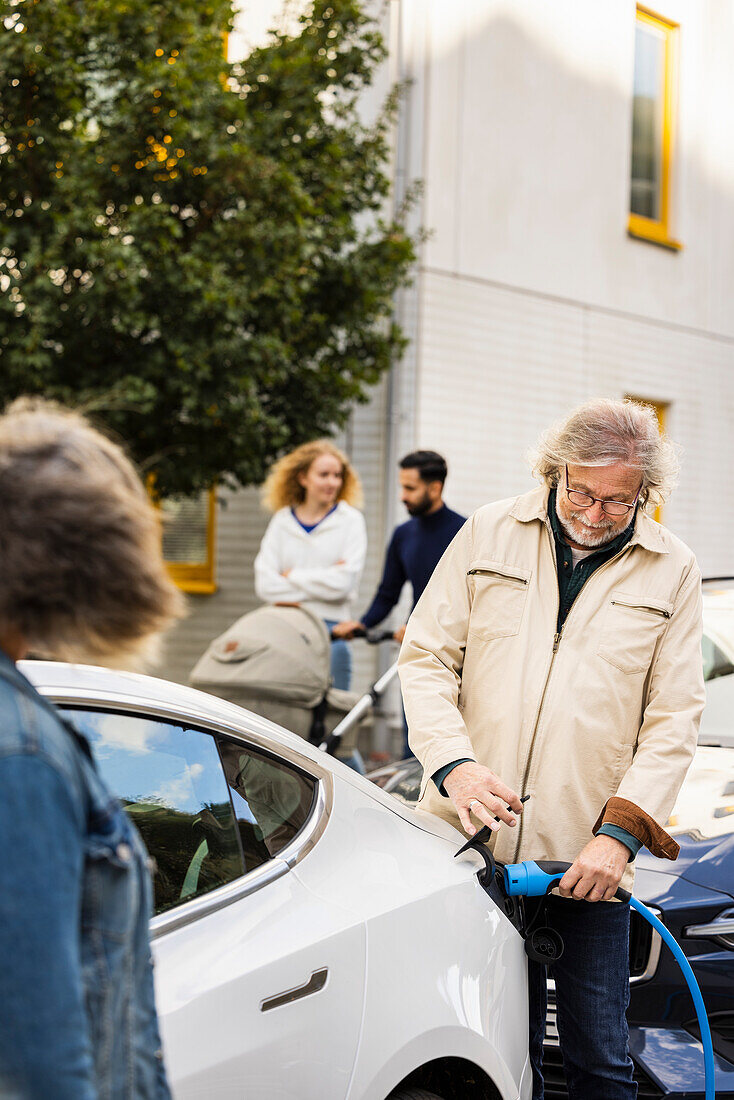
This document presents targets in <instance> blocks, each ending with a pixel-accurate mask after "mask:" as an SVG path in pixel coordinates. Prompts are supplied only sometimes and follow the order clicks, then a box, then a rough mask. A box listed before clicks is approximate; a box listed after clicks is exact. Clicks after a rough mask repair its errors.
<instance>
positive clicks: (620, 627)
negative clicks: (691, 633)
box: [597, 592, 673, 674]
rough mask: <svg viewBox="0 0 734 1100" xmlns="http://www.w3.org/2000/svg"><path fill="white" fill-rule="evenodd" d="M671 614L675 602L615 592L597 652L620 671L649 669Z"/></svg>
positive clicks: (645, 670) (606, 614)
mask: <svg viewBox="0 0 734 1100" xmlns="http://www.w3.org/2000/svg"><path fill="white" fill-rule="evenodd" d="M672 613H673V605H672V604H671V603H666V602H665V600H656V599H652V598H651V597H648V596H629V595H625V594H624V593H623V592H613V593H612V598H611V601H610V602H609V604H608V605H607V609H606V612H605V614H604V621H603V623H602V627H601V637H600V639H599V647H598V649H597V653H598V654H599V656H600V657H603V658H604V660H605V661H608V662H609V664H610V665H614V667H615V668H618V669H619V670H620V672H626V673H630V674H631V673H639V672H647V670H648V669H649V667H650V663H651V661H652V657H653V653H654V651H655V646H656V644H657V641H658V638H659V637H660V636H661V634H662V633H663V631H664V630H665V627H666V625H667V623H668V620H669V619H670V617H671V615H672Z"/></svg>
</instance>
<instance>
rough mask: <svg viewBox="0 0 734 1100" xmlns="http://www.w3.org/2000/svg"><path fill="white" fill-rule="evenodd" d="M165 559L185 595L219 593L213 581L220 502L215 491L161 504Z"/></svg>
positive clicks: (169, 499)
mask: <svg viewBox="0 0 734 1100" xmlns="http://www.w3.org/2000/svg"><path fill="white" fill-rule="evenodd" d="M160 509H161V516H162V519H163V557H164V558H165V559H166V562H167V564H168V571H169V573H170V574H171V577H172V578H173V580H174V581H175V582H176V584H178V586H179V587H180V588H182V589H183V590H184V591H185V592H192V593H195V594H200V595H207V594H211V593H212V592H216V590H217V586H216V583H215V580H214V553H215V529H216V519H217V500H216V493H215V491H214V489H210V490H209V491H208V492H204V493H200V494H199V495H198V496H195V497H171V498H168V499H167V500H161V501H160Z"/></svg>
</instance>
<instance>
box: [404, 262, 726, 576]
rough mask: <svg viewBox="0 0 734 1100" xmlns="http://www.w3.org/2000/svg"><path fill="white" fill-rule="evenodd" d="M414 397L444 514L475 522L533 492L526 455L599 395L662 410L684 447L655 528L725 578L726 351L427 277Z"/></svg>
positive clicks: (692, 338)
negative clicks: (438, 467) (436, 457)
mask: <svg viewBox="0 0 734 1100" xmlns="http://www.w3.org/2000/svg"><path fill="white" fill-rule="evenodd" d="M423 294H424V299H425V310H424V325H423V333H422V335H423V349H424V351H423V357H422V362H421V384H420V391H419V396H418V424H419V428H418V429H417V430H418V433H419V435H420V439H421V441H422V444H423V445H425V446H430V447H435V448H436V449H437V450H439V451H441V453H443V454H445V455H446V456H447V457H448V459H449V463H450V468H451V474H450V480H449V485H448V492H447V496H448V497H449V499H450V501H451V504H452V506H454V507H456V508H458V509H459V510H464V511H473V510H474V509H475V508H477V507H478V506H479V505H481V504H483V503H485V502H486V501H488V500H496V499H499V498H502V497H507V496H511V495H513V494H514V493H519V492H523V491H524V490H526V489H528V488H530V487H531V485H532V484H533V482H532V479H531V477H530V473H529V467H528V464H527V462H526V455H527V452H528V451H529V450H530V449H531V448H532V447H533V445H534V444H535V442H536V440H537V438H538V436H539V434H540V432H541V431H542V430H543V429H544V428H546V427H547V426H548V425H549V424H550V423H551V422H552V421H553V420H554V419H556V418H559V417H561V416H563V415H564V414H565V413H566V412H567V411H568V410H569V408H571V407H572V406H573V405H575V404H578V403H579V402H581V401H584V400H586V399H588V398H589V397H593V396H595V395H598V394H604V395H606V396H611V397H623V396H625V395H626V394H634V395H636V396H640V397H646V398H649V399H655V400H656V401H661V402H666V403H669V406H670V407H669V414H668V425H667V426H668V431H669V434H670V435H671V437H672V438H673V439H675V440H676V442H678V443H679V444H680V445H681V446H682V448H683V454H682V475H681V482H680V486H679V488H678V490H677V491H676V493H675V494H674V495H673V497H672V498H671V501H670V504H669V505H668V506H667V507H666V509H665V516H664V522H666V523H667V524H668V525H669V526H670V527H671V528H672V529H673V530H675V531H676V533H677V534H678V535H680V537H681V538H683V539H684V540H685V541H686V542H688V543H689V544H690V545H691V546H692V547H693V549H694V550H695V551H696V553H697V554H698V556H699V560H700V563H701V567H702V569H703V571H704V574H708V575H717V574H722V573H727V572H731V571H732V568H733V567H734V552H733V551H732V538H733V536H734V530H733V529H732V523H731V519H730V517H731V515H732V508H731V507H730V505H732V504H734V484H732V479H731V477H730V476H729V471H728V467H729V465H730V461H731V458H732V440H731V426H732V423H734V420H733V419H732V414H733V413H734V384H733V381H732V380H733V379H734V342H732V341H729V340H724V339H722V338H719V337H716V336H710V335H705V334H701V333H696V332H691V331H687V330H685V329H682V328H680V327H673V326H670V325H665V324H663V323H660V322H656V321H650V320H647V319H643V318H631V317H628V316H625V315H621V314H617V313H612V312H605V311H601V310H598V309H594V308H593V307H590V306H583V305H579V304H576V303H568V302H563V301H559V300H553V299H549V298H546V297H542V296H539V295H537V294H534V293H528V292H521V291H517V290H513V289H509V288H498V287H496V286H494V285H492V284H486V283H482V282H479V281H474V280H468V279H460V278H457V277H454V276H451V275H439V274H434V273H430V274H426V275H425V277H424V279H423Z"/></svg>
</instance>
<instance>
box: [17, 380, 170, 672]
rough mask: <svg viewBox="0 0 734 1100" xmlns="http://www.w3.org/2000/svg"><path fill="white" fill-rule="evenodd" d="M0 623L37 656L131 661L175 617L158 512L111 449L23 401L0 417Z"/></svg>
mask: <svg viewBox="0 0 734 1100" xmlns="http://www.w3.org/2000/svg"><path fill="white" fill-rule="evenodd" d="M0 502H2V524H1V525H0V627H2V628H3V629H5V630H7V629H11V630H13V631H15V632H16V633H18V634H20V635H21V636H22V637H23V639H24V640H25V642H26V643H27V644H28V645H29V646H30V649H31V651H32V652H33V653H34V654H35V655H37V656H51V657H56V658H60V659H64V660H80V659H82V660H90V659H91V660H95V661H97V662H99V663H104V664H111V663H127V664H129V663H130V662H131V660H132V662H133V663H137V662H138V661H139V659H140V657H141V656H148V655H149V653H146V650H150V643H151V641H152V640H153V639H154V638H155V635H156V634H157V633H158V632H159V631H160V630H161V629H162V628H163V627H165V626H167V625H168V624H169V623H170V622H171V621H172V620H173V619H175V618H178V617H180V615H181V614H182V613H183V599H182V597H181V594H180V593H179V592H178V590H177V589H176V587H175V585H174V584H173V583H172V581H171V580H170V579H169V577H168V574H167V572H166V567H165V563H164V561H163V558H162V553H161V534H160V523H159V519H158V515H157V513H156V511H155V509H154V508H153V506H152V505H151V502H150V500H149V499H148V495H147V493H146V491H145V489H144V487H143V485H142V483H141V481H140V478H139V477H138V475H137V474H136V472H135V470H134V468H133V466H132V463H131V462H130V461H129V459H128V458H127V457H126V456H125V454H124V453H123V451H122V449H121V447H119V446H118V445H117V444H116V443H113V442H112V441H111V440H110V439H107V438H106V437H105V436H104V435H102V434H101V433H100V432H98V431H97V430H96V429H95V428H93V427H92V425H91V424H90V423H89V422H88V421H87V420H85V419H84V417H82V416H80V415H78V414H77V413H74V412H71V411H70V410H68V409H64V408H62V407H61V406H58V405H55V404H53V403H51V402H47V401H42V400H40V399H31V398H21V399H20V400H18V401H15V402H14V403H13V404H12V405H10V406H9V408H8V409H6V411H5V412H4V413H3V414H2V416H0Z"/></svg>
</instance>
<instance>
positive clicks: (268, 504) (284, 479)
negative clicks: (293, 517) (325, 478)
mask: <svg viewBox="0 0 734 1100" xmlns="http://www.w3.org/2000/svg"><path fill="white" fill-rule="evenodd" d="M321 455H332V456H333V457H334V458H336V459H337V460H338V461H339V462H340V463H341V467H342V487H341V490H340V491H339V500H343V501H346V503H347V504H352V505H353V506H354V507H355V508H360V507H361V506H362V483H361V482H360V480H359V476H358V474H357V472H356V470H355V469H354V467H353V466H352V465H351V463H350V461H349V459H348V458H347V456H346V455H345V454H344V452H343V451H340V450H339V448H338V447H337V446H335V444H334V443H332V442H331V440H330V439H314V440H312V442H310V443H302V444H301V446H300V447H296V449H295V451H291V452H290V453H289V454H287V455H283V457H282V458H279V459H278V461H277V462H276V463H275V465H274V466H273V467H272V468H271V470H270V472H269V474H268V476H267V478H266V479H265V482H264V484H263V488H262V502H263V506H264V507H265V508H266V509H267V510H268V511H269V512H277V511H279V510H280V509H281V508H295V507H296V506H297V505H298V504H302V503H303V501H304V500H305V498H306V490H305V489H304V488H303V486H302V485H301V483H300V481H299V477H300V475H301V474H305V473H306V472H307V471H308V470H309V469H310V467H311V463H312V462H314V461H315V459H317V458H320V457H321Z"/></svg>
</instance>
